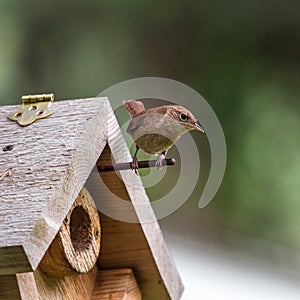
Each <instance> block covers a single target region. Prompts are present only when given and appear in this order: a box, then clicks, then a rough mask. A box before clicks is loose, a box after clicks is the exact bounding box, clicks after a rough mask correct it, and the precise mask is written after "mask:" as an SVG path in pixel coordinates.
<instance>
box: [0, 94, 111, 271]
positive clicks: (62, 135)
mask: <svg viewBox="0 0 300 300" xmlns="http://www.w3.org/2000/svg"><path fill="white" fill-rule="evenodd" d="M16 108H17V107H16V106H2V107H0V137H1V139H0V172H1V171H2V170H5V169H7V168H11V170H10V174H9V176H5V177H3V178H2V180H1V181H0V254H1V255H0V274H3V275H4V274H14V273H17V272H25V271H31V269H35V268H36V267H37V266H38V264H39V262H40V260H41V259H42V257H43V255H44V254H45V251H46V250H47V248H48V247H49V245H50V243H51V241H52V240H53V238H54V237H55V235H56V234H57V232H58V230H59V228H60V226H61V224H62V222H63V219H64V217H65V216H66V214H67V212H68V210H69V209H70V207H71V205H72V203H73V201H74V199H75V198H76V196H77V195H78V193H79V191H80V189H81V188H82V186H83V184H84V182H85V181H86V179H87V177H88V175H89V173H90V171H91V169H92V167H93V166H94V165H95V162H96V160H97V158H98V157H99V155H100V153H101V151H102V149H103V147H104V145H105V144H106V140H107V137H106V136H105V133H104V131H103V130H102V128H103V126H102V123H103V122H104V120H105V119H106V116H107V114H108V113H109V111H111V108H110V105H109V101H108V99H107V98H92V99H81V100H71V101H57V102H54V103H53V111H54V114H53V115H52V116H51V117H49V118H46V119H42V120H39V121H37V122H35V123H33V124H32V125H30V126H28V127H20V126H19V125H18V124H17V123H15V122H12V121H10V120H8V119H7V115H8V114H9V113H12V112H14V111H15V110H16ZM10 145H12V146H13V147H9V148H13V149H12V150H10V151H3V149H4V148H5V147H6V146H10ZM5 149H7V147H6V148H5ZM13 246H15V247H19V248H18V249H20V250H19V251H12V250H13V249H12V248H11V247H13ZM22 248H24V249H25V252H24V251H23V250H21V249H22ZM27 260H29V263H26V261H27ZM7 262H9V264H7Z"/></svg>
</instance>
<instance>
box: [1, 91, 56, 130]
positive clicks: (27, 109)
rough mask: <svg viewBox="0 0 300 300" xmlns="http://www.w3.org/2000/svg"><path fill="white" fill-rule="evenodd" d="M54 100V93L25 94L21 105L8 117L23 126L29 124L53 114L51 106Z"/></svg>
mask: <svg viewBox="0 0 300 300" xmlns="http://www.w3.org/2000/svg"><path fill="white" fill-rule="evenodd" d="M53 101H54V94H42V95H27V96H23V97H22V105H21V107H20V108H19V109H18V110H17V111H16V112H15V113H13V114H10V115H8V116H7V117H8V118H9V119H10V120H12V121H16V122H18V123H19V124H20V125H21V126H27V125H29V124H32V123H33V122H34V121H36V120H38V119H42V118H46V117H48V116H50V115H52V113H53V111H52V110H50V107H51V105H52V102H53Z"/></svg>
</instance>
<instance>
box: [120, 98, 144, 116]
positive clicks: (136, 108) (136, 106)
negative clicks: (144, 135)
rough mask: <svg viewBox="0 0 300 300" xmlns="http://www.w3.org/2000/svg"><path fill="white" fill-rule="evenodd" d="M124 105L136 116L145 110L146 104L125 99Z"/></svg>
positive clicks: (131, 114)
mask: <svg viewBox="0 0 300 300" xmlns="http://www.w3.org/2000/svg"><path fill="white" fill-rule="evenodd" d="M123 105H124V107H125V108H126V110H127V111H128V112H129V114H130V116H131V117H132V118H134V117H135V116H136V115H138V114H139V113H141V112H142V111H144V110H145V107H144V104H143V102H141V101H136V100H130V101H125V100H124V101H123Z"/></svg>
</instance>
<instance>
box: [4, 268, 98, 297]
mask: <svg viewBox="0 0 300 300" xmlns="http://www.w3.org/2000/svg"><path fill="white" fill-rule="evenodd" d="M97 274H98V270H97V267H96V266H95V267H94V268H93V269H92V270H91V271H90V272H88V273H86V274H81V275H75V276H65V277H56V278H54V277H49V276H47V275H46V274H45V273H43V271H41V269H40V268H38V269H37V270H35V271H34V272H29V273H24V274H22V275H18V277H17V278H18V283H19V288H20V291H21V295H22V300H40V299H43V300H53V299H55V300H78V299H91V297H92V294H93V291H94V286H95V282H96V277H97ZM7 299H14V298H7Z"/></svg>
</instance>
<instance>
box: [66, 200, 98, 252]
mask: <svg viewBox="0 0 300 300" xmlns="http://www.w3.org/2000/svg"><path fill="white" fill-rule="evenodd" d="M70 234H71V242H72V245H73V247H74V249H75V251H85V250H87V249H88V248H89V247H90V246H91V243H92V234H93V233H92V225H91V219H90V217H89V215H88V213H87V212H86V211H85V209H84V208H83V207H82V206H80V205H79V206H76V207H75V208H74V210H73V211H72V214H71V219H70Z"/></svg>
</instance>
